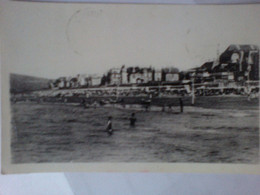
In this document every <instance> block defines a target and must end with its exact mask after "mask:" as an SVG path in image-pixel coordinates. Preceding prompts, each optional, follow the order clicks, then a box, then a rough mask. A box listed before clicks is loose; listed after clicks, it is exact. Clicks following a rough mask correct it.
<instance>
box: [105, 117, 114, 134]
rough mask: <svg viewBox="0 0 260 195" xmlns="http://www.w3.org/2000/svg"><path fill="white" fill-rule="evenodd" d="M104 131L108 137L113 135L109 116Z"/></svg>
mask: <svg viewBox="0 0 260 195" xmlns="http://www.w3.org/2000/svg"><path fill="white" fill-rule="evenodd" d="M106 131H107V133H108V135H109V136H111V135H112V134H113V129H112V116H109V117H108V121H107V127H106Z"/></svg>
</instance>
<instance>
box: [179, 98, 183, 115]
mask: <svg viewBox="0 0 260 195" xmlns="http://www.w3.org/2000/svg"><path fill="white" fill-rule="evenodd" d="M179 101H180V112H181V113H183V101H182V98H179Z"/></svg>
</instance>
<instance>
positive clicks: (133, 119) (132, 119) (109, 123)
mask: <svg viewBox="0 0 260 195" xmlns="http://www.w3.org/2000/svg"><path fill="white" fill-rule="evenodd" d="M129 121H130V123H129V125H130V127H135V122H136V117H135V113H132V114H131V117H130V118H129ZM106 132H107V134H108V135H109V136H111V135H112V134H113V128H112V116H109V117H108V121H107V126H106Z"/></svg>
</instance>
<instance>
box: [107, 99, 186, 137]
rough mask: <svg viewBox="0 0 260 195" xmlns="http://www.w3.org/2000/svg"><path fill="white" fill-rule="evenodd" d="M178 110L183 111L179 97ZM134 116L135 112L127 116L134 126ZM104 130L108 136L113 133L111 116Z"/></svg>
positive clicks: (130, 123)
mask: <svg viewBox="0 0 260 195" xmlns="http://www.w3.org/2000/svg"><path fill="white" fill-rule="evenodd" d="M179 101H180V112H181V113H182V112H183V101H182V99H181V98H180V99H179ZM136 120H137V119H136V117H135V113H132V114H131V116H130V118H129V125H130V127H135V122H136ZM106 132H107V134H108V135H109V136H111V135H112V134H113V128H112V116H109V117H108V121H107V125H106Z"/></svg>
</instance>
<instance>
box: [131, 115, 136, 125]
mask: <svg viewBox="0 0 260 195" xmlns="http://www.w3.org/2000/svg"><path fill="white" fill-rule="evenodd" d="M135 122H136V118H135V113H132V114H131V117H130V127H135Z"/></svg>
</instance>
